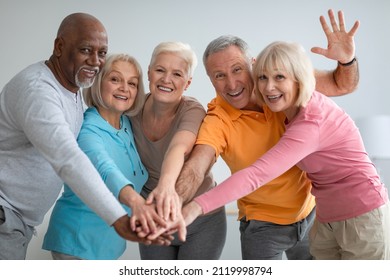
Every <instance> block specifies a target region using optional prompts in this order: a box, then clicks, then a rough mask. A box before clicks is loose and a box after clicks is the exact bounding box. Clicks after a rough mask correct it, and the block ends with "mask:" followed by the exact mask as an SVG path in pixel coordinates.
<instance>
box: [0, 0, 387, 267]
mask: <svg viewBox="0 0 390 280" xmlns="http://www.w3.org/2000/svg"><path fill="white" fill-rule="evenodd" d="M329 8H332V9H334V10H335V11H337V10H340V9H341V10H343V11H344V12H345V16H346V25H347V29H348V30H349V29H350V28H351V27H352V25H353V22H354V21H355V20H357V19H358V20H360V21H361V26H360V28H359V30H358V32H357V34H356V37H355V42H356V45H357V57H358V59H359V65H360V73H361V80H360V84H359V88H358V89H357V90H356V91H355V92H354V93H353V94H350V95H347V96H343V97H337V98H335V101H336V102H337V103H338V104H339V105H340V106H342V107H343V108H344V109H345V111H346V112H348V113H349V114H350V115H351V116H352V117H353V118H354V119H358V118H362V117H366V116H369V115H374V114H387V115H389V114H390V83H389V82H388V79H389V77H390V52H389V50H390V37H389V35H388V32H389V28H390V2H389V1H388V0H359V1H353V0H328V1H314V0H297V1H289V0H279V1H265V0H243V1H235V0H194V1H187V0H163V1H158V0H142V1H134V0H112V1H103V0H83V1H79V0H63V1H61V0H34V1H28V0H0V35H1V38H2V39H1V44H0V49H1V51H0V88H2V87H3V86H4V85H5V83H6V82H7V81H8V80H9V79H10V78H11V77H12V76H13V75H15V74H16V73H17V72H18V71H20V70H21V69H22V68H24V67H25V66H27V65H29V64H31V63H34V62H36V61H38V60H44V59H47V58H48V57H49V56H50V54H51V52H52V48H53V41H54V38H55V35H56V32H57V28H58V26H59V24H60V22H61V20H62V19H63V18H64V17H65V16H66V15H68V14H70V13H73V12H87V13H91V14H93V15H95V16H96V17H97V18H99V19H100V20H101V21H102V22H103V24H104V25H105V26H106V29H107V32H108V34H109V47H110V52H127V53H129V54H132V55H133V56H135V57H136V58H138V60H139V62H140V63H141V65H142V66H143V68H144V71H146V69H147V65H148V62H149V59H150V56H151V52H152V50H153V48H154V47H155V45H156V44H157V43H159V42H161V41H168V40H177V41H183V42H186V43H189V44H190V45H192V47H193V48H194V50H195V51H196V53H197V55H198V58H199V62H200V63H199V66H198V68H197V69H196V71H195V76H194V80H193V83H192V85H191V87H190V89H189V90H188V91H187V94H188V95H192V96H194V97H196V98H198V99H199V100H200V101H201V102H202V104H204V106H206V104H207V102H208V101H209V100H210V99H211V98H212V97H214V96H215V93H214V91H213V88H212V86H211V84H210V82H209V80H208V78H207V76H206V74H205V71H204V69H203V65H202V64H201V58H202V53H203V51H204V49H205V47H206V45H207V44H208V43H209V42H210V41H211V40H212V39H214V38H216V37H217V36H219V35H222V34H233V35H237V36H240V37H241V38H243V39H244V40H246V41H247V42H248V43H249V45H250V46H251V48H252V52H253V55H254V56H255V55H257V53H258V52H259V51H260V50H261V49H262V48H263V47H264V46H265V45H266V44H268V43H270V42H271V41H274V40H287V41H297V42H300V43H301V44H302V45H303V46H304V47H305V48H306V49H307V50H310V48H311V47H313V46H321V47H325V46H326V38H325V36H324V34H323V32H322V29H321V25H320V23H319V16H320V15H325V16H326V17H327V10H328V9H329ZM311 57H312V60H313V63H314V65H315V67H316V68H317V69H333V68H334V67H335V66H336V63H335V62H333V61H328V60H327V59H325V58H323V57H320V56H318V55H315V54H312V55H311ZM388 129H390V128H388ZM381 169H382V172H384V171H385V170H387V171H389V170H390V166H389V164H387V165H386V164H384V167H382V168H381ZM214 174H215V177H216V178H217V180H222V179H224V178H225V177H226V176H227V175H228V174H229V173H228V171H227V168H226V166H225V165H224V164H223V163H222V162H219V163H218V164H217V166H216V167H215V168H214ZM387 179H389V178H387ZM389 184H390V182H389V183H387V185H389ZM48 216H49V215H47V217H46V220H45V222H44V223H43V224H42V225H41V226H40V227H38V236H37V237H35V238H34V239H33V241H32V242H31V245H30V248H29V252H28V258H29V259H47V258H49V255H48V253H47V252H45V251H42V250H41V249H40V246H41V240H42V237H43V235H44V233H45V229H46V226H47V219H48ZM228 220H229V232H228V241H227V242H228V245H227V246H225V250H224V253H223V256H222V257H223V258H224V259H240V253H239V239H238V236H239V235H238V222H235V216H234V215H231V216H228ZM123 257H124V258H138V252H137V250H136V246H135V244H133V243H130V244H129V249H128V250H127V252H126V253H125V255H124V256H123Z"/></svg>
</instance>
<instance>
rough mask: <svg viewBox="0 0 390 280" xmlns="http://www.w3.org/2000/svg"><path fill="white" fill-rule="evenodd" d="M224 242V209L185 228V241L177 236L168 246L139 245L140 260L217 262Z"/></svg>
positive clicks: (202, 217)
mask: <svg viewBox="0 0 390 280" xmlns="http://www.w3.org/2000/svg"><path fill="white" fill-rule="evenodd" d="M225 240H226V213H225V208H223V209H221V210H219V211H217V212H216V213H212V214H209V215H205V216H200V217H198V218H197V219H196V220H195V221H194V222H193V223H192V224H190V225H189V226H188V227H187V240H186V242H181V241H180V240H178V237H177V235H175V239H174V240H173V241H172V243H171V245H170V246H157V245H149V246H147V245H144V244H141V243H140V244H139V252H140V255H141V259H142V260H217V259H219V258H220V256H221V254H222V250H223V247H224V245H225Z"/></svg>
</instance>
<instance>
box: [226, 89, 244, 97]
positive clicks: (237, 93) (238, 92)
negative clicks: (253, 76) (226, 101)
mask: <svg viewBox="0 0 390 280" xmlns="http://www.w3.org/2000/svg"><path fill="white" fill-rule="evenodd" d="M241 92H242V89H240V90H239V91H236V92H229V93H228V94H229V95H230V96H237V95H239V94H240V93H241Z"/></svg>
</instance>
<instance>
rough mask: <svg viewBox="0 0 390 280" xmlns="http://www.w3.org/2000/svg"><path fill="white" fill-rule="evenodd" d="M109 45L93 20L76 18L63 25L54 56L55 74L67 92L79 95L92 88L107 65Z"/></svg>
mask: <svg viewBox="0 0 390 280" xmlns="http://www.w3.org/2000/svg"><path fill="white" fill-rule="evenodd" d="M107 41H108V39H107V33H106V30H105V28H104V26H103V25H102V24H101V23H100V22H99V21H98V20H96V19H95V18H93V17H90V16H86V15H79V14H76V15H73V16H71V17H69V19H67V20H66V21H65V22H64V23H63V25H62V26H61V28H60V30H59V34H58V37H57V39H56V40H55V47H54V52H53V54H54V56H55V57H56V59H57V61H56V62H55V68H56V73H57V75H58V76H59V80H60V81H61V84H62V85H63V86H64V87H65V88H67V89H68V90H70V91H72V92H76V91H77V90H78V89H79V88H88V87H90V86H91V85H92V84H93V81H94V79H95V77H96V75H97V73H98V72H99V71H100V70H101V68H102V67H103V65H104V63H105V59H106V54H107V49H108V46H107V44H108V43H107ZM57 62H58V63H57Z"/></svg>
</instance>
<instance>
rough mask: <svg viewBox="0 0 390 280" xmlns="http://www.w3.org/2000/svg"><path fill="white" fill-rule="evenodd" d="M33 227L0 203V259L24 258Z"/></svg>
mask: <svg viewBox="0 0 390 280" xmlns="http://www.w3.org/2000/svg"><path fill="white" fill-rule="evenodd" d="M33 233H34V227H31V226H28V225H26V224H25V223H24V221H23V219H22V217H21V216H20V214H18V213H16V212H15V211H13V210H11V209H8V208H7V207H4V206H2V205H0V260H24V259H26V254H27V247H28V244H29V243H30V240H31V238H32V235H33Z"/></svg>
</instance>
